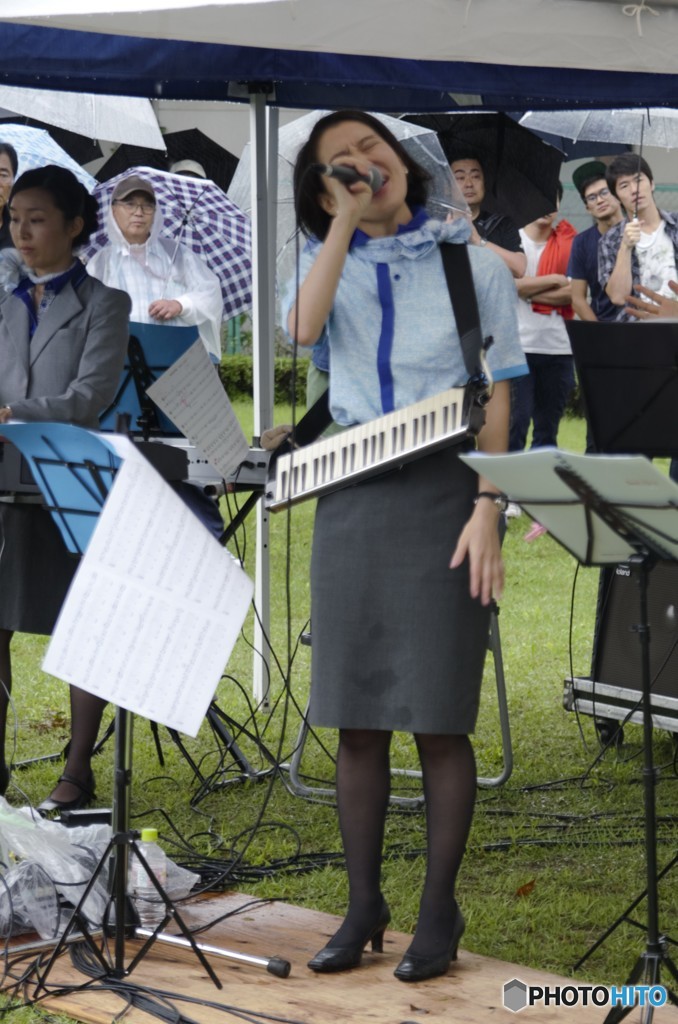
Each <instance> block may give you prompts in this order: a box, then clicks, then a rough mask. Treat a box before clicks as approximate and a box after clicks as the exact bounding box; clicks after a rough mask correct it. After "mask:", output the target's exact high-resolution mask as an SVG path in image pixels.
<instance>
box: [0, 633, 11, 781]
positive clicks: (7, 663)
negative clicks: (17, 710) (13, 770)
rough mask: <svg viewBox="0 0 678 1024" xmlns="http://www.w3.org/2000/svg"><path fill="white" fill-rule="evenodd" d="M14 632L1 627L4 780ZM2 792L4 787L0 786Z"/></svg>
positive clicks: (0, 715) (0, 710) (0, 712)
mask: <svg viewBox="0 0 678 1024" xmlns="http://www.w3.org/2000/svg"><path fill="white" fill-rule="evenodd" d="M13 636H14V633H13V632H12V631H11V630H9V629H0V776H1V777H2V780H3V781H4V778H5V774H4V769H3V767H2V766H3V765H4V764H5V732H6V730H7V709H8V707H9V695H10V693H11V690H12V658H11V654H10V650H9V645H10V642H11V640H12V637H13ZM0 792H3V793H4V789H2V788H1V787H0Z"/></svg>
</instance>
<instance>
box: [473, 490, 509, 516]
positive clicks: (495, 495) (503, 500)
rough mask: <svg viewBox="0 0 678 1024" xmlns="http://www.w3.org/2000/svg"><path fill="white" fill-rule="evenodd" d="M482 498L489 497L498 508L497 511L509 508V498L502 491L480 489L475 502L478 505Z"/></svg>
mask: <svg viewBox="0 0 678 1024" xmlns="http://www.w3.org/2000/svg"><path fill="white" fill-rule="evenodd" d="M481 498H487V500H488V501H491V502H492V504H493V505H494V506H495V508H496V509H497V512H505V511H506V509H507V508H508V498H507V497H506V495H505V494H502V493H501V492H500V491H479V492H478V494H477V495H476V497H475V500H474V502H473V504H474V505H477V504H478V502H479V501H480V499H481Z"/></svg>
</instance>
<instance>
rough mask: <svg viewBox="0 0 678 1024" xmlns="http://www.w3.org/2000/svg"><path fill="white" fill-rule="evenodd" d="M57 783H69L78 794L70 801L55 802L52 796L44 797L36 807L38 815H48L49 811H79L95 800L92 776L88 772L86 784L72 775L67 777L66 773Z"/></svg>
mask: <svg viewBox="0 0 678 1024" xmlns="http://www.w3.org/2000/svg"><path fill="white" fill-rule="evenodd" d="M59 782H69V783H70V784H71V786H75V787H76V789H79V790H80V792H79V793H78V795H77V796H76V797H74V798H73V799H72V800H56V799H55V798H54V797H52V796H48V797H45V799H44V800H43V801H42V803H41V804H40V805H39V806H38V813H39V814H49V812H50V811H79V810H81V809H82V808H83V807H88V806H89V804H91V803H92V802H93V801H94V800H96V793H95V791H94V775H93V773H92V772H90V774H89V778H88V780H87V782H81V781H80V779H76V777H75V776H74V775H69V774H68V772H64V773H63V775H62V776H61V778H60V779H59Z"/></svg>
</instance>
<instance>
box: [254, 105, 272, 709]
mask: <svg viewBox="0 0 678 1024" xmlns="http://www.w3.org/2000/svg"><path fill="white" fill-rule="evenodd" d="M268 127H269V118H268V116H267V108H266V95H265V94H264V93H262V92H253V93H252V94H251V96H250V138H251V150H252V244H253V250H254V251H253V302H252V354H253V391H254V434H255V443H256V442H257V440H258V438H259V437H260V435H261V433H262V431H264V430H265V429H266V428H267V427H270V426H272V424H273V366H274V362H273V359H274V333H275V273H274V269H275V263H273V271H272V267H271V260H270V255H269V254H270V253H273V254H275V244H274V242H275V239H274V240H273V242H271V223H270V221H271V217H270V198H269V182H268V173H267V172H268V169H269V165H270V161H269V153H270V151H271V149H273V148H275V150H276V154H277V137H276V145H275V147H272V146H271V145H270V141H269V138H267V135H268V130H267V129H268ZM273 220H274V221H275V219H274V218H273ZM274 258H275V255H274ZM254 600H255V604H256V608H257V611H258V617H256V618H255V622H254V663H253V693H254V698H255V700H256V701H257V703H258V704H259V705H260V707H261V709H262V710H265V711H268V710H269V709H270V703H269V676H270V662H271V652H270V646H269V641H268V638H269V636H270V623H271V606H270V566H269V514H268V511H267V509H266V508H265V506H264V503H263V502H259V504H258V505H257V541H256V568H255V582H254Z"/></svg>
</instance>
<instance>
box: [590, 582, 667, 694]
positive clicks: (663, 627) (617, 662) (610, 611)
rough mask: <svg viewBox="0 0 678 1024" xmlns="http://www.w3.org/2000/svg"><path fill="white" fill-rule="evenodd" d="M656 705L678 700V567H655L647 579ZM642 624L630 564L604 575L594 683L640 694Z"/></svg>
mask: <svg viewBox="0 0 678 1024" xmlns="http://www.w3.org/2000/svg"><path fill="white" fill-rule="evenodd" d="M647 608H648V612H647V618H648V622H649V625H650V683H651V688H652V701H651V703H652V704H654V703H655V700H658V702H659V703H660V704H661V698H662V697H671V698H674V699H677V700H678V563H676V562H657V563H656V564H655V565H654V567H653V568H652V570H651V571H650V573H649V575H648V589H647ZM639 621H640V586H639V583H638V577H637V575H635V574H632V572H631V569H630V567H629V566H628V565H617V566H615V567H614V568H609V569H603V570H602V572H601V576H600V587H599V592H598V608H597V612H596V629H595V634H594V642H593V663H592V666H591V672H592V678H593V679H594V680H595V681H596V683H605V684H609V685H611V686H620V687H628V688H629V689H631V690H636V691H640V690H641V689H642V677H641V663H640V661H641V649H640V641H639V639H638V633H637V632H636V630H635V629H634V627H635V626H637V624H638V622H639Z"/></svg>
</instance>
